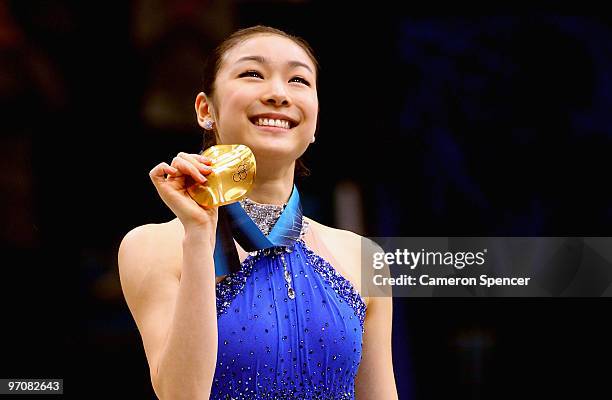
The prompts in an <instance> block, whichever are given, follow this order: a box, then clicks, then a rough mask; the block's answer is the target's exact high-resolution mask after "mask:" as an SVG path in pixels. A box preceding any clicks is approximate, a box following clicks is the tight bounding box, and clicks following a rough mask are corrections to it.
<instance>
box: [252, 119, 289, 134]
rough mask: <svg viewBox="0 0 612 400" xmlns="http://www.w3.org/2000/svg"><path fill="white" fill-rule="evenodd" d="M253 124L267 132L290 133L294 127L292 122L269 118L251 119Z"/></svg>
mask: <svg viewBox="0 0 612 400" xmlns="http://www.w3.org/2000/svg"><path fill="white" fill-rule="evenodd" d="M251 123H252V124H253V125H255V126H257V127H259V128H266V129H265V130H273V131H288V130H291V129H292V128H293V126H294V124H293V123H292V122H291V121H287V120H282V119H269V118H253V119H251Z"/></svg>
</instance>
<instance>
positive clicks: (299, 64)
mask: <svg viewBox="0 0 612 400" xmlns="http://www.w3.org/2000/svg"><path fill="white" fill-rule="evenodd" d="M245 61H255V62H258V63H260V64H269V61H268V59H267V58H265V57H262V56H245V57H242V58H240V59H239V60H238V61H236V63H235V64H238V63H240V62H245ZM287 65H289V66H290V67H292V68H295V67H304V68H306V69H307V70H308V71H310V72H311V73H314V72H312V69H310V67H309V66H308V65H307V64H304V63H303V62H301V61H295V60H291V61H287Z"/></svg>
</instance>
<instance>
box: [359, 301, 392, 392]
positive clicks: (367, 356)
mask: <svg viewBox="0 0 612 400" xmlns="http://www.w3.org/2000/svg"><path fill="white" fill-rule="evenodd" d="M392 320H393V298H392V297H370V298H369V304H368V309H367V312H366V319H365V333H364V335H363V348H362V355H361V364H360V365H359V372H358V373H357V378H356V380H355V397H356V399H357V400H370V399H376V400H378V399H380V400H393V399H397V389H396V387H395V377H394V375H393V359H392V355H391V354H392V353H391V325H392Z"/></svg>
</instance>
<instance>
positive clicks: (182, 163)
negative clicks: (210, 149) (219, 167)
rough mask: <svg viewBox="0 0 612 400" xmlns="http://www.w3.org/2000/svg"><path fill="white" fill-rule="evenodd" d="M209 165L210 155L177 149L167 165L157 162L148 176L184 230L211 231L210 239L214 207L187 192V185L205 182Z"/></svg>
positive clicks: (214, 225)
mask: <svg viewBox="0 0 612 400" xmlns="http://www.w3.org/2000/svg"><path fill="white" fill-rule="evenodd" d="M210 164H212V160H211V159H210V158H207V157H204V156H201V155H199V154H187V153H183V152H181V153H178V155H177V156H176V157H174V159H173V160H172V164H171V165H168V164H166V163H165V162H162V163H159V164H157V166H155V167H154V168H153V169H152V170H151V172H149V177H151V181H153V185H155V188H156V189H157V192H158V193H159V196H160V197H161V198H162V200H163V201H164V203H166V205H167V206H168V207H169V208H170V209H171V210H172V212H173V213H174V214H175V215H176V216H177V217H178V218H179V219H180V220H181V222H182V223H183V227H184V228H185V232H186V233H187V231H190V230H196V231H197V230H199V231H201V230H206V231H208V232H210V233H212V239H213V240H214V236H215V231H216V227H217V217H218V208H217V207H212V208H206V207H203V206H201V205H199V204H198V203H196V201H195V200H193V199H192V198H191V196H190V195H189V193H188V192H187V188H188V187H189V186H191V185H193V184H195V183H200V184H205V183H206V175H208V174H210V173H211V172H212V168H211V167H210ZM166 175H167V176H166Z"/></svg>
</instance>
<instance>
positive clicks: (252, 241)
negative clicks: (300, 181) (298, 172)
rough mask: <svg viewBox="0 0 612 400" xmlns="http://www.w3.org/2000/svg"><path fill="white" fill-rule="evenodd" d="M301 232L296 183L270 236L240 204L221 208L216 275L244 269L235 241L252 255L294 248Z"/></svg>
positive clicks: (300, 214)
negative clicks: (288, 247) (276, 247)
mask: <svg viewBox="0 0 612 400" xmlns="http://www.w3.org/2000/svg"><path fill="white" fill-rule="evenodd" d="M301 231H302V206H301V204H300V195H299V193H298V190H297V187H296V186H295V184H294V185H293V190H292V192H291V196H290V197H289V201H288V202H287V206H286V207H285V209H284V210H283V213H282V214H281V216H280V217H279V218H278V221H276V224H275V225H274V227H273V228H272V230H271V231H270V233H269V234H268V236H265V235H264V234H263V233H262V232H261V231H260V230H259V228H258V227H257V225H256V224H255V222H253V220H252V219H251V217H249V215H248V214H247V213H246V211H244V209H243V208H242V206H241V205H240V203H238V202H235V203H231V204H227V205H225V206H221V207H219V218H218V220H217V232H216V239H215V252H214V255H213V257H214V261H215V275H216V276H221V275H227V274H230V273H231V272H235V271H238V270H239V269H240V258H239V257H238V251H237V250H236V246H235V244H234V239H236V242H238V244H239V245H240V247H242V248H243V249H244V250H245V251H248V252H252V251H256V250H261V249H267V248H270V247H275V246H292V245H293V244H294V243H295V241H296V240H298V239H299V237H300V233H301Z"/></svg>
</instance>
